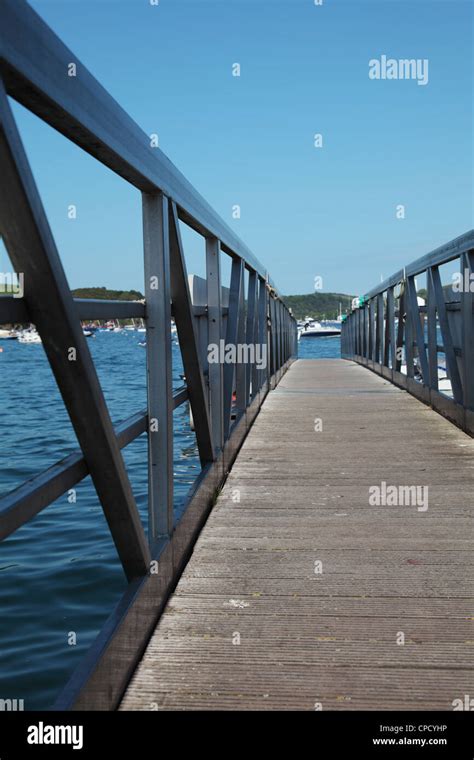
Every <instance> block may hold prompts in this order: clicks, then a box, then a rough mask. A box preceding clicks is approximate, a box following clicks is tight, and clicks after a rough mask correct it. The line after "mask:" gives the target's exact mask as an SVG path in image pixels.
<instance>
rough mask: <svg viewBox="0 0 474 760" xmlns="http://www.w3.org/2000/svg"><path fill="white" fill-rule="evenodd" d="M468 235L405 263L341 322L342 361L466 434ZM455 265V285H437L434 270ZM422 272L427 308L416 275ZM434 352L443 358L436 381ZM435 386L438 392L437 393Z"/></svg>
mask: <svg viewBox="0 0 474 760" xmlns="http://www.w3.org/2000/svg"><path fill="white" fill-rule="evenodd" d="M473 257H474V230H470V231H469V232H466V233H465V234H464V235H461V236H460V237H457V238H455V239H454V240H452V241H450V242H449V243H447V244H445V245H443V246H440V247H439V248H437V249H436V250H434V251H432V252H431V253H428V254H426V255H425V256H422V257H421V258H419V259H417V260H416V261H413V262H412V263H410V264H408V265H407V266H406V267H405V269H402V270H399V271H398V272H396V273H395V274H394V275H392V276H391V277H389V278H388V279H387V280H385V281H384V282H382V283H381V284H380V285H377V286H375V287H374V288H372V290H370V291H369V292H368V293H367V294H366V295H365V296H363V297H362V298H361V299H360V301H361V302H360V306H359V308H356V309H354V310H353V311H352V313H351V314H349V315H348V317H347V319H346V320H345V321H344V323H343V327H342V335H341V351H342V356H343V358H345V359H351V360H354V361H357V362H359V363H360V364H364V365H365V366H367V367H369V368H370V369H372V370H374V371H375V372H377V373H378V374H380V375H383V376H384V377H386V378H387V379H389V380H391V381H392V382H393V383H395V384H396V385H399V386H400V387H402V388H406V390H408V391H409V392H410V393H412V394H413V395H415V396H417V397H418V398H420V399H421V400H423V401H424V402H425V403H428V404H430V405H431V406H432V407H433V408H434V409H436V410H437V411H439V412H440V413H442V414H444V415H445V416H447V417H449V418H450V419H451V420H452V421H453V422H455V423H456V424H457V425H459V426H460V427H462V428H463V429H464V430H466V431H467V432H469V433H470V434H473V433H474V323H473V320H474V318H473V306H474V301H473V298H474V293H473V290H474V283H472V285H473V290H471V288H470V287H469V286H468V287H466V283H467V284H469V283H470V282H471V276H472V274H473V271H474V258H473ZM455 260H459V276H460V277H459V280H457V281H456V283H453V287H452V288H447V287H446V286H443V285H442V281H441V275H440V271H439V267H440V266H442V265H443V264H447V263H449V262H453V261H455ZM424 272H425V273H426V277H427V304H420V303H419V296H418V293H417V288H416V282H415V278H416V276H419V275H421V274H422V273H424ZM447 296H449V297H447ZM438 354H444V356H445V360H446V368H445V369H446V378H443V380H442V381H441V380H440V377H439V375H440V367H439V362H438ZM441 382H442V384H443V386H444V387H443V388H440V383H441Z"/></svg>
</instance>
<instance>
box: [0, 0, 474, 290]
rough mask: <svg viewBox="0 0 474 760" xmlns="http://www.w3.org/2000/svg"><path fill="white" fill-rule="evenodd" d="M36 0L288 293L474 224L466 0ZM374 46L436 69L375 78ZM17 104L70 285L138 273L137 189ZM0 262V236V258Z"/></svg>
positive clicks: (1, 257) (0, 260)
mask: <svg viewBox="0 0 474 760" xmlns="http://www.w3.org/2000/svg"><path fill="white" fill-rule="evenodd" d="M31 5H32V6H33V7H34V8H35V10H37V11H38V12H39V13H40V15H41V16H42V17H43V18H44V19H45V21H46V22H47V23H48V24H49V25H50V26H51V27H52V28H53V30H54V31H55V32H57V33H58V34H59V35H60V36H61V37H62V39H63V40H64V42H65V43H66V44H67V45H68V46H69V47H70V48H71V49H72V50H73V52H74V53H75V54H76V55H77V57H78V59H79V60H80V61H82V63H84V64H85V65H86V66H87V68H88V69H89V70H90V71H91V72H92V73H93V74H94V76H96V77H97V78H98V79H99V81H100V82H101V83H102V84H103V85H104V86H105V87H106V88H107V89H108V90H109V91H110V92H111V94H112V95H113V96H114V97H115V98H116V100H118V102H119V103H120V104H121V105H122V106H123V107H124V108H125V109H126V110H127V111H128V112H129V113H130V114H131V116H132V117H133V118H134V119H135V120H136V121H137V122H138V124H139V125H140V126H141V127H142V128H143V129H144V130H145V131H146V132H147V133H151V132H157V133H158V134H159V139H160V147H161V148H162V149H163V150H164V152H165V153H166V154H167V155H168V157H169V158H170V159H171V160H172V161H173V162H174V163H175V164H176V165H177V166H178V168H179V169H180V170H181V171H183V173H184V174H185V175H186V176H187V177H188V179H189V180H190V181H191V182H192V183H193V184H194V185H195V187H196V188H197V189H198V190H199V191H200V192H201V193H202V194H203V195H204V197H205V198H206V199H207V200H208V201H209V203H211V205H212V206H214V208H215V209H216V210H217V211H218V212H219V213H220V215H221V216H222V217H223V218H224V219H225V220H226V221H227V222H228V223H229V225H230V226H232V227H233V228H234V229H235V230H236V232H237V233H238V234H239V235H240V237H241V238H242V239H243V240H244V242H245V243H247V245H248V246H249V247H250V248H251V249H252V251H253V252H254V253H255V255H256V256H257V257H258V258H259V259H260V260H261V261H262V262H263V263H264V264H265V265H266V266H267V268H268V270H269V271H270V273H271V274H272V276H273V278H274V280H275V281H276V283H277V285H278V286H279V288H280V290H281V291H282V292H283V293H308V292H311V291H312V290H313V283H314V278H315V276H317V275H320V276H322V278H323V289H324V290H326V291H328V290H331V291H340V292H351V293H354V292H355V293H358V292H363V291H366V290H367V289H369V287H371V286H372V285H374V284H375V283H377V282H378V281H379V280H380V276H381V274H383V275H384V276H385V277H386V276H388V275H389V274H391V272H392V271H394V270H397V269H398V268H399V267H400V266H402V265H403V264H405V263H407V262H409V261H410V260H412V259H414V258H415V257H417V256H420V255H422V254H423V253H426V252H427V251H429V250H431V249H432V248H434V247H436V246H438V245H440V244H442V243H444V242H446V241H448V240H449V239H451V238H453V237H455V236H457V235H459V234H461V233H463V232H465V231H466V230H468V229H469V228H470V227H472V226H473V223H472V217H473V213H472V212H473V209H472V194H473V193H472V190H473V183H472V111H471V107H472V90H473V88H472V36H473V30H472V3H471V2H457V0H449V1H446V2H445V1H444V0H410V2H403V1H402V0H394V1H393V2H392V1H391V0H376V1H374V2H372V1H371V2H356V0H350V1H349V2H341V1H340V0H324V3H323V5H322V6H321V7H318V6H315V5H314V0H160V3H159V5H158V6H157V7H156V6H151V5H150V3H149V0H32V2H31ZM382 54H385V55H387V56H388V57H392V58H396V59H399V58H421V59H424V58H427V59H428V60H429V82H428V84H427V85H426V86H420V85H418V84H417V82H416V81H412V80H408V81H388V80H385V81H373V80H371V79H369V76H368V62H369V60H370V59H372V58H379V57H380V56H381V55H382ZM235 62H239V63H240V65H241V76H240V78H237V77H233V76H232V71H231V67H232V64H233V63H235ZM14 111H15V114H16V116H17V119H18V124H19V126H20V129H21V132H22V135H23V138H24V142H25V146H26V149H27V152H28V155H29V156H30V160H31V163H32V167H33V170H34V173H35V177H36V179H37V182H38V185H39V188H40V190H41V193H42V197H43V201H44V204H45V206H46V209H47V212H48V214H49V218H50V223H51V226H52V229H53V232H54V235H55V238H56V241H57V243H58V246H59V248H60V251H61V255H62V258H63V262H64V265H65V268H66V272H67V275H68V277H69V281H70V284H71V286H72V287H77V286H85V285H106V286H108V287H117V288H128V287H134V288H138V289H142V287H143V274H142V271H143V270H142V265H141V255H142V253H141V250H142V249H141V211H140V196H139V193H138V192H137V191H136V190H135V189H134V188H132V187H131V186H130V185H128V184H127V183H126V182H125V181H123V180H121V179H120V178H117V177H115V176H114V175H113V174H112V173H111V172H110V171H109V170H108V169H106V168H105V167H103V166H101V165H100V164H98V163H97V162H95V161H94V160H93V159H91V158H90V157H89V156H87V155H86V154H84V153H82V152H81V151H80V150H79V149H78V148H77V147H76V146H74V145H71V144H70V143H68V141H67V140H65V139H64V138H63V137H62V136H61V135H58V134H56V133H55V132H54V131H53V130H51V129H50V128H49V127H46V126H45V125H43V124H42V123H41V122H40V121H39V120H38V119H37V118H36V117H34V116H32V115H31V114H29V113H28V112H26V111H25V110H24V109H23V108H21V107H20V106H18V105H16V104H14ZM316 132H318V133H322V135H323V148H322V149H317V148H315V147H314V146H313V135H314V133H316ZM70 203H74V204H75V205H76V206H77V209H78V218H77V219H76V220H75V221H71V220H69V219H68V218H67V207H68V205H69V204H70ZM233 204H239V205H240V206H241V209H242V216H241V219H240V220H233V219H232V215H231V209H232V206H233ZM397 204H404V205H405V207H406V218H405V219H403V220H402V219H397V218H396V213H395V211H396V206H397ZM185 240H186V242H187V244H188V245H189V246H190V247H189V251H190V252H191V253H192V254H193V255H191V256H190V262H189V268H190V269H192V270H194V271H197V273H200V272H202V271H203V257H202V256H201V257H200V259H201V260H200V261H198V260H197V253H196V250H197V248H196V245H195V243H194V241H192V240H191V236H186V238H185ZM199 251H201V249H200V248H199ZM4 262H5V253H4V252H3V253H2V254H0V269H2V267H3V269H5V263H4Z"/></svg>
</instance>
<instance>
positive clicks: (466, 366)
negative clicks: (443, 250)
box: [460, 250, 474, 409]
mask: <svg viewBox="0 0 474 760" xmlns="http://www.w3.org/2000/svg"><path fill="white" fill-rule="evenodd" d="M460 264H461V283H462V288H461V318H462V386H463V400H464V406H465V408H466V409H474V323H473V313H472V310H473V306H474V294H473V293H472V291H471V284H472V283H471V278H472V275H473V272H474V250H471V251H466V253H464V254H463V255H462V256H461V260H460ZM466 283H468V284H469V287H468V288H466V287H465V285H466Z"/></svg>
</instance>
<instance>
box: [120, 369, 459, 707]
mask: <svg viewBox="0 0 474 760" xmlns="http://www.w3.org/2000/svg"><path fill="white" fill-rule="evenodd" d="M315 418H320V419H322V421H323V429H322V431H320V432H315V429H314V420H315ZM289 429H291V440H289V438H288V430H289ZM366 430H370V435H365V434H364V431H366ZM361 431H362V432H361ZM362 436H363V445H362V440H361V439H362ZM316 453H317V461H318V464H317V467H315V455H316ZM473 454H474V440H472V439H471V438H470V437H468V436H467V435H465V434H464V433H462V432H461V431H460V430H459V429H457V428H455V427H454V426H452V425H451V424H450V423H449V422H448V421H447V420H445V419H443V418H442V417H441V416H440V415H438V414H436V413H435V412H433V411H432V410H430V409H429V408H428V407H426V406H425V405H423V404H421V403H420V402H419V401H417V400H416V399H414V398H413V397H412V396H410V395H408V394H407V393H405V392H404V391H401V390H398V389H397V388H395V387H394V386H393V385H392V384H388V383H387V382H386V381H384V380H383V379H382V378H380V377H378V376H376V375H375V374H374V373H372V372H367V371H366V370H365V369H364V368H362V367H360V366H358V365H356V364H354V363H352V362H346V361H344V362H343V361H337V360H326V361H325V360H319V361H317V362H315V361H310V360H308V361H301V360H300V361H297V362H296V363H295V364H293V365H292V367H291V369H290V371H289V372H288V373H287V374H286V375H285V377H284V379H283V380H282V382H281V383H280V385H279V386H278V387H277V389H276V390H275V391H273V392H272V393H270V394H269V395H268V396H267V398H266V400H265V403H264V405H263V408H262V411H261V412H260V414H259V416H258V417H257V419H256V420H255V422H254V424H253V427H252V429H251V431H250V433H249V435H248V436H247V438H246V440H245V442H244V444H243V446H242V449H241V450H240V453H239V455H238V457H237V460H236V462H235V463H234V466H233V468H232V471H231V473H230V475H229V477H228V480H227V482H226V484H225V486H224V488H223V490H222V492H221V494H220V496H219V498H218V500H217V503H216V506H215V508H214V509H213V511H212V512H211V514H210V517H209V518H208V521H207V523H206V525H205V527H204V529H203V531H202V532H201V535H200V537H199V539H198V541H197V544H196V546H195V549H194V552H193V555H192V557H191V559H190V561H189V563H188V565H187V567H186V569H185V571H184V573H183V576H182V578H181V579H180V581H179V583H178V585H177V587H176V590H175V593H174V594H173V596H172V597H171V598H170V600H169V602H168V605H167V607H166V609H165V611H164V614H163V616H162V617H161V620H160V622H159V623H158V626H157V627H156V629H155V631H154V633H153V635H152V637H151V639H150V642H149V645H148V646H147V648H146V650H145V652H144V655H143V658H142V660H141V662H140V664H139V666H138V668H137V670H136V672H135V674H134V676H133V678H132V679H131V682H130V684H129V685H128V688H127V690H126V692H125V695H124V698H123V700H122V703H121V708H120V709H122V710H131V709H139V710H144V709H145V710H146V709H158V710H174V709H183V710H197V709H204V710H241V709H247V710H248V709H262V710H276V709H284V710H288V709H295V710H314V709H315V703H320V704H321V706H322V709H324V710H328V709H334V710H346V709H351V710H359V709H369V710H373V709H382V710H392V709H401V710H420V709H430V710H451V709H452V702H453V700H454V699H456V698H459V697H460V698H462V696H463V694H465V693H471V691H472V678H473V666H472V641H473V640H474V627H473V619H472V597H473V588H472V577H471V576H472V566H471V561H470V559H469V558H470V556H471V552H472V531H471V528H470V526H471V523H472V513H473V505H472V498H471V497H470V482H471V475H470V470H471V461H472V456H473ZM447 459H448V460H449V462H450V467H449V468H446V460H447ZM382 481H385V482H386V483H387V484H394V485H397V486H398V485H404V484H406V485H408V484H418V485H419V486H420V487H422V486H423V485H424V484H425V485H427V487H428V489H429V491H428V502H427V505H428V508H427V510H426V511H419V510H418V508H417V506H416V505H415V504H412V505H405V504H401V505H398V506H389V505H384V504H380V505H372V504H370V502H369V494H370V491H369V489H370V488H371V487H373V486H374V485H376V484H379V485H380V484H381V482H382ZM236 494H238V495H239V499H238V500H236ZM319 562H320V563H321V566H319V565H318V564H317V563H319ZM315 563H316V564H315ZM315 570H317V571H318V572H315ZM319 571H320V572H319ZM401 633H402V634H403V635H404V643H403V644H402V645H401V644H400V634H401ZM151 706H153V708H152V707H151Z"/></svg>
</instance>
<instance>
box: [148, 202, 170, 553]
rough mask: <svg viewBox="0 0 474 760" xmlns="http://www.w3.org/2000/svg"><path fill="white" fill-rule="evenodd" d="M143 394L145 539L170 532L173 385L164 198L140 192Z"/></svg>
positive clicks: (167, 534)
mask: <svg viewBox="0 0 474 760" xmlns="http://www.w3.org/2000/svg"><path fill="white" fill-rule="evenodd" d="M142 205H143V246H144V266H145V300H146V330H147V332H146V352H147V395H148V518H149V530H148V538H149V542H150V544H153V543H154V542H155V541H157V540H158V539H159V538H162V537H166V536H169V535H170V534H171V531H172V529H173V386H172V358H171V299H170V268H169V231H168V199H167V198H166V196H164V195H162V194H161V193H157V194H156V195H148V194H146V193H143V196H142Z"/></svg>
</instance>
